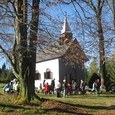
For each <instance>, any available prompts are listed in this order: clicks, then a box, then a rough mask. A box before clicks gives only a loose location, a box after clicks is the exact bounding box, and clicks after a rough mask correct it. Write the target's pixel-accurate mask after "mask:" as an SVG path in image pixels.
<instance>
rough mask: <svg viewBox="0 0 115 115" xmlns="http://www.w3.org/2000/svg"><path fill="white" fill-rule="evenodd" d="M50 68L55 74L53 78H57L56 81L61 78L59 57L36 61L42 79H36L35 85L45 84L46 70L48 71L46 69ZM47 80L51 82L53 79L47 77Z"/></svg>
mask: <svg viewBox="0 0 115 115" xmlns="http://www.w3.org/2000/svg"><path fill="white" fill-rule="evenodd" d="M47 68H49V69H50V70H51V72H52V74H53V79H54V78H55V83H57V81H58V80H59V59H53V60H49V61H44V62H40V63H36V70H38V71H39V73H40V74H41V79H40V80H35V87H38V88H39V86H40V83H41V84H42V85H43V80H44V72H46V69H47ZM46 82H48V83H49V84H50V83H51V79H46Z"/></svg>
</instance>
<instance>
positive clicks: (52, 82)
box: [51, 79, 55, 94]
mask: <svg viewBox="0 0 115 115" xmlns="http://www.w3.org/2000/svg"><path fill="white" fill-rule="evenodd" d="M54 88H55V79H53V80H52V81H51V92H52V94H54Z"/></svg>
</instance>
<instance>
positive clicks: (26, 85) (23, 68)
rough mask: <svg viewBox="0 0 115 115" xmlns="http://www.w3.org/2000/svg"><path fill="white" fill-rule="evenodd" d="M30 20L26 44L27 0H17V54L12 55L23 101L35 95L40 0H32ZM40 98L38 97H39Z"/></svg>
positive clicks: (29, 99)
mask: <svg viewBox="0 0 115 115" xmlns="http://www.w3.org/2000/svg"><path fill="white" fill-rule="evenodd" d="M32 2H33V3H32V5H33V6H32V7H33V8H32V20H31V27H30V44H29V45H28V44H27V0H18V1H17V6H16V14H17V15H16V20H15V31H16V33H15V34H16V36H15V45H14V49H15V47H17V51H18V56H14V58H13V59H14V62H15V64H16V65H15V67H16V69H15V68H14V69H13V70H14V74H15V75H16V76H17V78H18V79H19V81H20V88H21V89H20V97H24V98H25V101H31V99H32V98H33V97H34V96H36V95H35V90H34V88H35V86H34V78H35V65H36V44H35V41H37V31H38V16H39V2H40V0H32ZM39 99H40V98H39Z"/></svg>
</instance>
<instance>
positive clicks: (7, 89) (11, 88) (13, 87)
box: [3, 79, 20, 95]
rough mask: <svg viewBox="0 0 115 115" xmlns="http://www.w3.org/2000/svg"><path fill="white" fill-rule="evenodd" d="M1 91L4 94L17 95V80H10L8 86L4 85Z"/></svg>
mask: <svg viewBox="0 0 115 115" xmlns="http://www.w3.org/2000/svg"><path fill="white" fill-rule="evenodd" d="M3 91H4V93H9V94H12V93H15V94H16V95H18V94H19V91H20V86H19V80H18V79H13V80H11V81H10V82H9V83H8V84H6V85H5V86H4V87H3Z"/></svg>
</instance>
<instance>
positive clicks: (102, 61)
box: [97, 12, 106, 87]
mask: <svg viewBox="0 0 115 115" xmlns="http://www.w3.org/2000/svg"><path fill="white" fill-rule="evenodd" d="M97 25H98V37H99V53H100V75H101V86H102V87H104V86H105V81H106V80H105V78H106V69H105V68H106V67H105V51H104V36H103V28H102V22H101V14H100V13H99V12H98V13H97Z"/></svg>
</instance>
